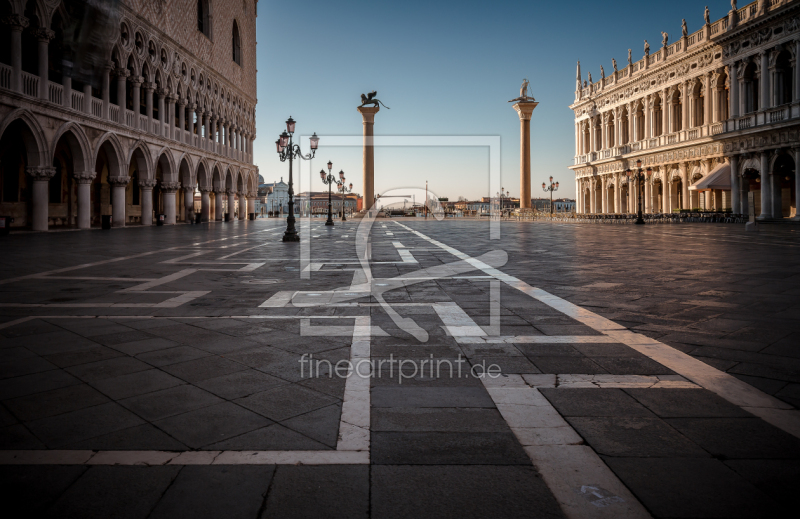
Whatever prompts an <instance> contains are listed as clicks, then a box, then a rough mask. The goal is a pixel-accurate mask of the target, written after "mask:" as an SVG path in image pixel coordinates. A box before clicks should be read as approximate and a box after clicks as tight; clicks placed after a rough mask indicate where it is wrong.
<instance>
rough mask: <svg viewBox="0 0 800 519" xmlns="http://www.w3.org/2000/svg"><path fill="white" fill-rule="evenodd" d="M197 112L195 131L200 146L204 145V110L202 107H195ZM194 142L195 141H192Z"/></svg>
mask: <svg viewBox="0 0 800 519" xmlns="http://www.w3.org/2000/svg"><path fill="white" fill-rule="evenodd" d="M195 113H196V114H197V121H195V125H194V127H195V132H196V133H197V144H196V146H197V147H199V148H202V147H203V138H202V137H203V110H202V109H201V108H200V107H197V108H195ZM192 144H194V143H192Z"/></svg>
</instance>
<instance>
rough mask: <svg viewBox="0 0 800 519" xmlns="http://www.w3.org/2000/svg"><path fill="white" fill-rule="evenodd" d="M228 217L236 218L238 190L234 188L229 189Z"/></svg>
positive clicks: (230, 218)
mask: <svg viewBox="0 0 800 519" xmlns="http://www.w3.org/2000/svg"><path fill="white" fill-rule="evenodd" d="M227 193H228V219H229V220H233V219H234V214H235V213H234V209H235V208H236V191H234V190H233V189H231V190H229V191H228V192H227Z"/></svg>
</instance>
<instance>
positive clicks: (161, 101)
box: [156, 88, 167, 137]
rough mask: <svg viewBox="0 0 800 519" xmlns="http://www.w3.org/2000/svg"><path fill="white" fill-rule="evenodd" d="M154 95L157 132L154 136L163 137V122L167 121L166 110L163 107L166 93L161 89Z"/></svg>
mask: <svg viewBox="0 0 800 519" xmlns="http://www.w3.org/2000/svg"><path fill="white" fill-rule="evenodd" d="M156 95H157V96H158V131H157V132H156V134H157V135H158V136H159V137H164V122H165V121H166V120H167V118H166V117H165V116H166V110H165V106H164V97H166V95H167V92H166V91H165V90H163V89H161V88H159V89H158V90H157V91H156Z"/></svg>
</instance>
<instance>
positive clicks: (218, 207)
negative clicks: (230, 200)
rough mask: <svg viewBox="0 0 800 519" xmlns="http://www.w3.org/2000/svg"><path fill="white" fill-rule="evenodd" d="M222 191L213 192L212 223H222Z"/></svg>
mask: <svg viewBox="0 0 800 519" xmlns="http://www.w3.org/2000/svg"><path fill="white" fill-rule="evenodd" d="M224 192H225V190H224V189H220V190H214V221H216V222H221V221H222V194H223V193H224Z"/></svg>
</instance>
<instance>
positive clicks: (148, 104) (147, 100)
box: [142, 81, 156, 133]
mask: <svg viewBox="0 0 800 519" xmlns="http://www.w3.org/2000/svg"><path fill="white" fill-rule="evenodd" d="M142 88H144V115H145V116H146V117H147V133H152V132H153V90H155V88H156V85H155V83H150V82H149V81H148V82H147V83H145V84H144V85H142Z"/></svg>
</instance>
